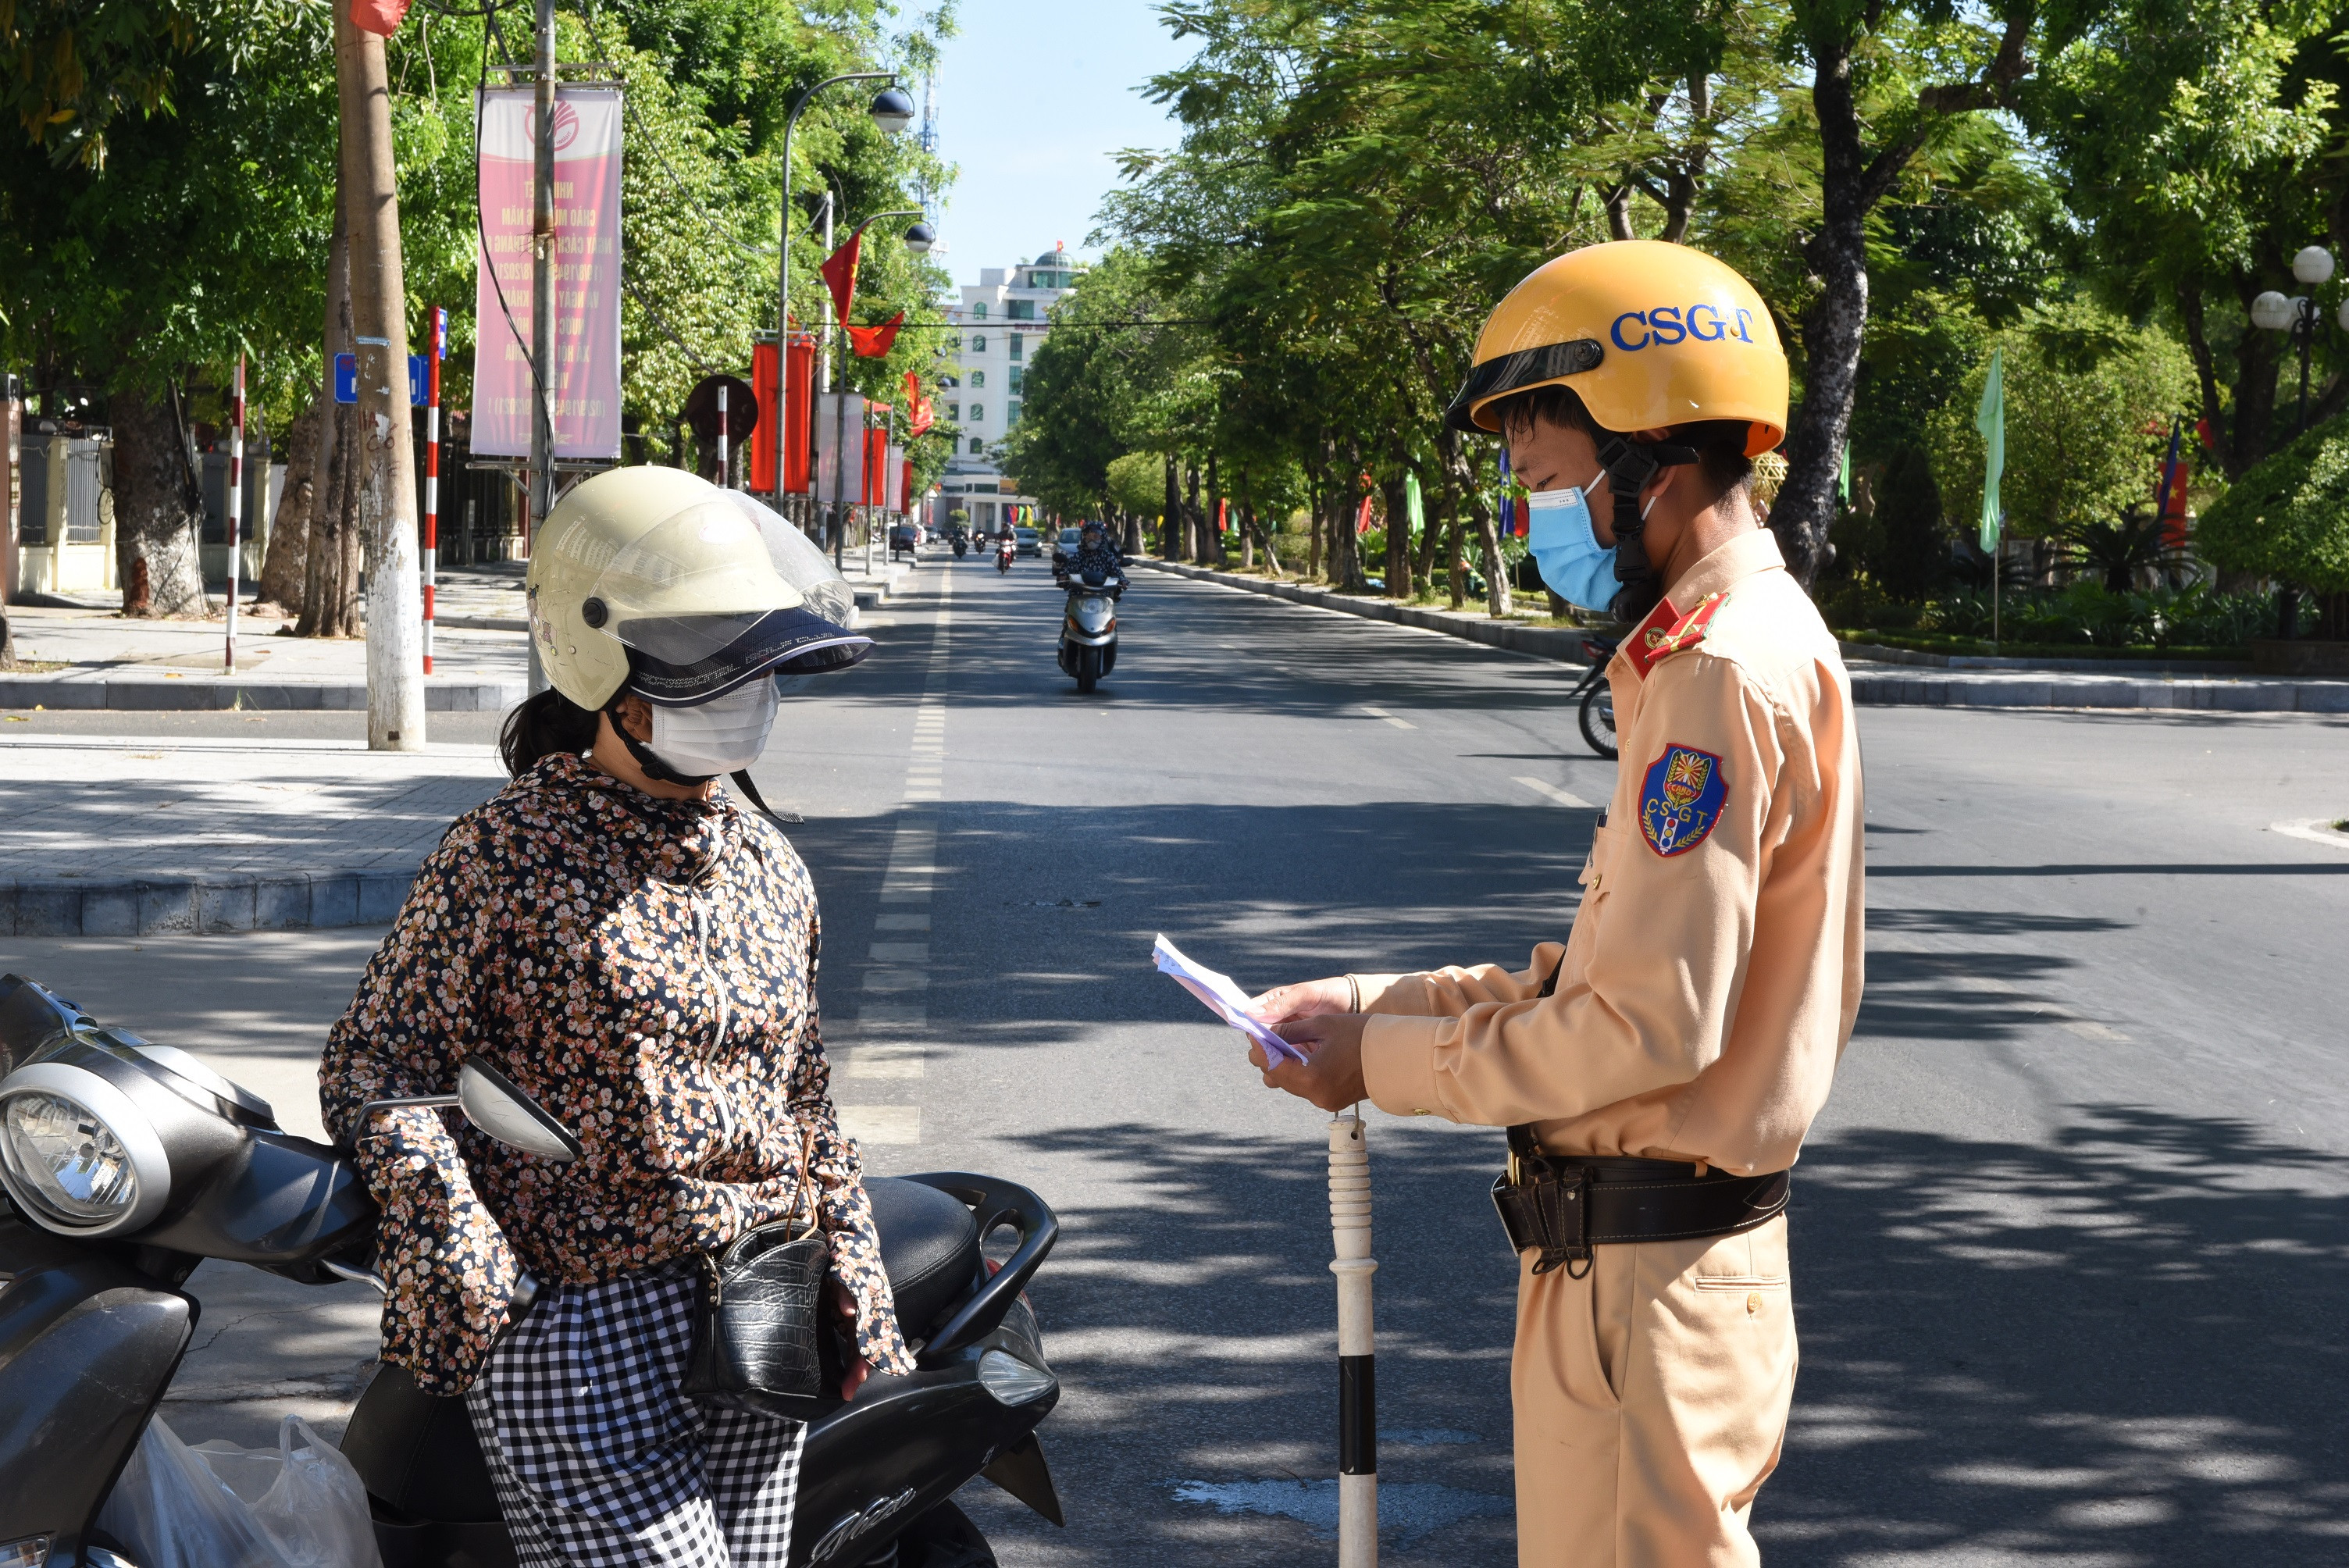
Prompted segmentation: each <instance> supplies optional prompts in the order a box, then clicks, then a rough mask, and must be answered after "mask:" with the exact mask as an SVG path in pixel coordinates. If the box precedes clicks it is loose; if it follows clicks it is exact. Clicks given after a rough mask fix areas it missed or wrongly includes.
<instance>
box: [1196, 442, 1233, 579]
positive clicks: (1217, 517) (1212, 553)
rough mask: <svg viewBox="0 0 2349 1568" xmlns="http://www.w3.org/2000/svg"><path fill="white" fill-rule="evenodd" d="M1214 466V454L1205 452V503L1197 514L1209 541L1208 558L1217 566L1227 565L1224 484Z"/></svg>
mask: <svg viewBox="0 0 2349 1568" xmlns="http://www.w3.org/2000/svg"><path fill="white" fill-rule="evenodd" d="M1219 474H1220V470H1219V469H1218V468H1217V467H1216V454H1215V453H1214V452H1209V453H1208V454H1207V504H1206V511H1203V512H1201V513H1200V514H1199V515H1200V517H1201V518H1202V519H1203V520H1204V521H1205V524H1206V530H1207V538H1208V540H1209V541H1210V544H1209V548H1208V558H1209V559H1210V560H1212V561H1214V562H1215V563H1216V565H1218V566H1223V565H1227V564H1228V563H1229V562H1227V561H1226V557H1225V554H1224V509H1223V506H1222V504H1221V503H1222V501H1223V499H1224V486H1223V481H1222V480H1221V478H1220V477H1219Z"/></svg>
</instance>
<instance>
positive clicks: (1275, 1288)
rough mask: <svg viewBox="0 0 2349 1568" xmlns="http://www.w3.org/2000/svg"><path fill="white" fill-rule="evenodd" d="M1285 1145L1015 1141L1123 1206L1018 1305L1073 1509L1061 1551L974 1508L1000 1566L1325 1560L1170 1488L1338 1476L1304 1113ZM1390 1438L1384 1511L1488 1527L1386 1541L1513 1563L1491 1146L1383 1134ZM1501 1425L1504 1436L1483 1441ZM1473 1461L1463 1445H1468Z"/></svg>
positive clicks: (1507, 1276)
mask: <svg viewBox="0 0 2349 1568" xmlns="http://www.w3.org/2000/svg"><path fill="white" fill-rule="evenodd" d="M1299 1125H1300V1136H1299V1138H1297V1139H1296V1140H1271V1139H1264V1138H1254V1137H1239V1136H1229V1135H1219V1134H1208V1135H1199V1134H1195V1133H1192V1134H1185V1136H1184V1137H1182V1138H1180V1139H1172V1138H1170V1137H1169V1136H1168V1135H1167V1133H1166V1131H1165V1130H1164V1129H1163V1128H1160V1127H1158V1126H1154V1125H1152V1124H1149V1123H1146V1122H1140V1121H1136V1122H1128V1123H1124V1124H1120V1125H1112V1126H1097V1127H1091V1128H1082V1129H1073V1130H1066V1131H1061V1132H1053V1133H1045V1134H1039V1135H1034V1136H1031V1137H1028V1138H1021V1139H1016V1140H1009V1141H1011V1142H1013V1143H1015V1144H1016V1145H1018V1146H1019V1147H1022V1148H1024V1149H1026V1150H1029V1151H1030V1153H1031V1155H1033V1156H1034V1157H1036V1158H1038V1159H1040V1160H1042V1159H1047V1158H1051V1157H1063V1156H1069V1155H1077V1156H1081V1157H1085V1158H1087V1159H1088V1160H1089V1161H1093V1162H1097V1163H1098V1164H1100V1165H1102V1166H1103V1167H1105V1168H1109V1169H1113V1170H1116V1171H1121V1172H1122V1173H1123V1177H1124V1181H1123V1183H1122V1184H1121V1188H1120V1190H1122V1191H1127V1192H1131V1193H1132V1194H1133V1198H1132V1201H1131V1202H1123V1203H1118V1202H1112V1203H1111V1204H1108V1205H1105V1206H1092V1207H1089V1208H1086V1209H1084V1210H1082V1211H1081V1212H1069V1213H1064V1214H1063V1215H1062V1220H1063V1223H1064V1224H1065V1226H1066V1230H1065V1232H1064V1233H1063V1238H1062V1240H1061V1243H1060V1246H1059V1248H1058V1249H1057V1250H1056V1251H1055V1253H1053V1255H1052V1257H1051V1258H1050V1260H1049V1261H1048V1262H1047V1263H1046V1264H1045V1266H1044V1269H1043V1271H1042V1272H1041V1274H1039V1276H1038V1279H1037V1283H1036V1284H1035V1285H1034V1286H1032V1287H1031V1291H1030V1294H1031V1295H1032V1296H1033V1297H1034V1299H1035V1302H1036V1305H1037V1308H1038V1310H1039V1312H1040V1314H1041V1315H1042V1317H1043V1321H1044V1325H1045V1347H1046V1350H1047V1352H1048V1354H1049V1355H1050V1357H1051V1359H1052V1361H1053V1364H1054V1366H1055V1367H1056V1369H1057V1370H1058V1371H1059V1372H1060V1374H1061V1377H1062V1379H1063V1381H1064V1383H1065V1385H1066V1387H1067V1389H1068V1392H1067V1395H1066V1397H1065V1399H1064V1402H1063V1403H1062V1405H1061V1408H1060V1409H1059V1410H1058V1411H1056V1412H1055V1414H1054V1415H1053V1417H1052V1418H1051V1421H1050V1423H1049V1424H1048V1425H1047V1427H1046V1429H1045V1441H1046V1447H1047V1450H1048V1453H1049V1455H1050V1461H1051V1464H1052V1467H1053V1470H1054V1474H1055V1476H1056V1477H1057V1478H1058V1480H1059V1482H1060V1485H1061V1495H1062V1497H1063V1499H1064V1500H1065V1501H1066V1502H1067V1504H1068V1514H1069V1528H1068V1530H1067V1531H1066V1532H1056V1531H1054V1530H1052V1529H1051V1528H1050V1526H1048V1525H1044V1524H1042V1523H1041V1522H1038V1521H1035V1520H1033V1519H1031V1518H1029V1517H1028V1516H1026V1515H1025V1514H1024V1512H1023V1511H1019V1510H1018V1509H1017V1508H1016V1506H1015V1505H1009V1504H1002V1505H998V1504H997V1503H995V1502H993V1501H990V1500H989V1499H988V1498H987V1497H986V1496H985V1495H983V1492H984V1490H985V1489H974V1492H975V1493H980V1494H981V1495H976V1496H973V1497H972V1499H971V1506H972V1507H973V1509H974V1512H975V1513H977V1514H979V1515H982V1516H983V1517H982V1524H983V1527H984V1528H985V1529H986V1530H987V1531H988V1533H989V1535H990V1536H993V1537H995V1538H997V1540H998V1542H999V1544H1004V1545H1009V1546H1012V1547H1015V1548H1016V1553H1015V1554H1014V1555H1012V1556H1010V1557H1009V1558H1008V1559H1007V1560H1010V1561H1018V1562H1022V1563H1030V1562H1036V1563H1041V1562H1052V1563H1059V1562H1063V1561H1065V1562H1069V1563H1206V1562H1213V1563H1219V1564H1220V1563H1283V1564H1287V1563H1297V1562H1299V1561H1319V1560H1326V1559H1327V1557H1328V1554H1329V1553H1330V1550H1331V1548H1330V1546H1329V1545H1328V1544H1327V1543H1326V1542H1322V1541H1317V1540H1316V1538H1315V1536H1314V1534H1313V1532H1311V1531H1310V1530H1309V1528H1308V1527H1307V1525H1305V1524H1303V1523H1300V1522H1295V1521H1292V1520H1288V1519H1281V1518H1277V1517H1276V1518H1267V1517H1263V1516H1261V1515H1254V1514H1237V1515H1225V1514H1221V1513H1218V1512H1216V1511H1213V1510H1212V1509H1209V1508H1207V1507H1204V1506H1202V1505H1200V1504H1197V1503H1191V1502H1182V1501H1176V1500H1175V1498H1174V1485H1175V1483H1177V1482H1180V1481H1185V1480H1205V1481H1209V1482H1224V1481H1249V1480H1283V1479H1289V1478H1301V1479H1315V1478H1320V1477H1328V1476H1333V1475H1335V1474H1336V1473H1337V1365H1336V1356H1337V1342H1336V1330H1335V1315H1336V1287H1335V1285H1334V1284H1333V1283H1332V1278H1331V1275H1330V1272H1329V1268H1328V1264H1329V1259H1330V1220H1329V1207H1328V1187H1327V1169H1326V1141H1325V1140H1324V1139H1323V1138H1322V1136H1321V1122H1320V1119H1319V1116H1318V1114H1317V1113H1313V1112H1310V1111H1301V1112H1300V1116H1299ZM1370 1139H1371V1171H1372V1181H1373V1189H1374V1191H1375V1194H1376V1197H1375V1202H1376V1215H1375V1250H1376V1255H1377V1257H1378V1259H1379V1272H1378V1275H1377V1281H1376V1291H1377V1315H1378V1325H1379V1341H1378V1350H1379V1366H1378V1384H1379V1389H1378V1399H1379V1411H1380V1417H1381V1423H1380V1424H1381V1426H1382V1427H1384V1428H1387V1429H1405V1430H1409V1431H1412V1432H1413V1434H1414V1435H1418V1434H1431V1433H1432V1434H1434V1435H1435V1436H1436V1439H1437V1440H1435V1441H1433V1442H1428V1441H1424V1440H1423V1441H1420V1442H1415V1443H1410V1444H1399V1443H1393V1442H1390V1443H1389V1444H1387V1445H1385V1447H1384V1449H1383V1451H1382V1453H1381V1484H1382V1485H1385V1486H1389V1487H1395V1486H1411V1487H1425V1486H1432V1485H1440V1486H1444V1487H1448V1488H1453V1489H1456V1490H1457V1491H1460V1492H1462V1493H1466V1494H1475V1501H1481V1502H1483V1503H1484V1504H1485V1507H1486V1508H1487V1509H1488V1510H1490V1511H1488V1512H1487V1513H1486V1514H1485V1516H1484V1517H1481V1518H1474V1519H1470V1520H1468V1521H1466V1522H1460V1523H1456V1524H1453V1525H1451V1526H1450V1527H1448V1528H1447V1529H1446V1530H1444V1531H1443V1532H1436V1533H1433V1534H1429V1535H1427V1536H1424V1537H1423V1538H1420V1539H1416V1540H1412V1539H1408V1537H1409V1535H1410V1532H1409V1531H1408V1530H1407V1529H1406V1530H1402V1531H1390V1532H1389V1534H1388V1541H1387V1543H1386V1544H1387V1549H1386V1551H1385V1553H1384V1554H1383V1560H1384V1561H1385V1562H1387V1563H1390V1564H1395V1565H1397V1568H1402V1565H1406V1564H1408V1565H1411V1568H1434V1565H1436V1564H1444V1565H1446V1568H1449V1565H1454V1564H1457V1565H1460V1568H1468V1565H1471V1564H1479V1565H1481V1564H1488V1563H1497V1562H1505V1561H1507V1560H1509V1558H1510V1556H1511V1553H1512V1548H1511V1544H1510V1543H1511V1542H1512V1541H1513V1539H1514V1535H1513V1532H1512V1528H1511V1523H1510V1518H1509V1508H1508V1506H1507V1505H1506V1499H1507V1498H1508V1497H1509V1496H1510V1491H1511V1481H1510V1473H1511V1472H1510V1468H1509V1433H1508V1429H1507V1427H1506V1408H1507V1367H1508V1349H1509V1337H1510V1325H1511V1321H1512V1315H1513V1312H1514V1297H1515V1289H1516V1265H1515V1262H1514V1260H1513V1259H1512V1258H1511V1257H1510V1256H1509V1254H1508V1253H1507V1250H1506V1246H1505V1244H1504V1243H1503V1242H1502V1239H1501V1236H1500V1232H1499V1229H1498V1226H1497V1225H1496V1224H1495V1222H1493V1220H1492V1217H1491V1211H1490V1209H1489V1207H1486V1208H1485V1209H1484V1211H1483V1212H1482V1214H1481V1215H1479V1214H1478V1213H1477V1211H1476V1207H1475V1206H1476V1205H1479V1204H1482V1203H1483V1197H1482V1193H1483V1191H1484V1189H1485V1186H1486V1185H1487V1184H1488V1183H1489V1182H1490V1181H1491V1179H1492V1172H1493V1171H1494V1169H1495V1167H1496V1165H1497V1163H1498V1161H1500V1159H1501V1157H1502V1154H1501V1150H1502V1145H1501V1141H1500V1135H1499V1133H1498V1132H1497V1131H1496V1130H1469V1129H1454V1128H1451V1127H1448V1126H1444V1125H1440V1124H1438V1125H1433V1126H1431V1125H1427V1124H1424V1123H1404V1122H1399V1121H1396V1120H1394V1119H1387V1118H1374V1119H1373V1120H1372V1123H1371V1130H1370ZM1496 1417H1498V1418H1497V1419H1496ZM1463 1439H1473V1440H1463Z"/></svg>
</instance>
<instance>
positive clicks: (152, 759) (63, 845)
mask: <svg viewBox="0 0 2349 1568" xmlns="http://www.w3.org/2000/svg"><path fill="white" fill-rule="evenodd" d="M504 783H505V769H504V768H503V766H502V764H501V763H500V762H499V760H498V758H497V754H496V752H495V751H494V750H493V749H492V748H489V747H486V746H433V747H429V748H427V749H425V750H423V751H420V752H394V751H369V750H367V748H366V746H365V744H364V743H363V742H359V741H329V740H305V741H271V742H269V743H267V744H266V745H260V744H254V743H248V742H242V741H237V740H222V739H210V738H204V739H199V738H173V739H169V740H163V739H154V738H132V737H113V736H63V735H21V734H20V735H7V736H0V816H5V820H6V821H7V822H8V824H9V830H8V832H7V833H6V834H5V835H0V935H17V936H134V935H144V934H150V933H157V932H172V931H181V932H191V933H204V932H226V931H254V930H264V931H265V930H284V929H289V928H302V927H314V926H341V925H369V924H379V923H383V922H385V921H388V920H389V919H391V917H392V915H393V914H394V913H397V912H398V908H399V904H400V901H401V900H403V899H404V898H406V897H407V895H408V886H409V882H411V881H412V880H413V879H414V876H415V872H416V868H417V867H418V866H419V864H421V863H422V861H423V860H424V857H425V856H426V855H428V854H429V853H430V852H431V851H432V849H433V846H435V845H436V844H438V843H439V842H440V836H441V834H443V833H444V832H446V831H447V830H448V827H449V823H450V819H452V818H454V817H456V816H457V815H458V814H459V813H460V812H462V811H465V810H470V809H471V808H472V807H474V806H477V805H479V804H480V803H481V801H483V800H485V799H489V798H490V797H491V796H492V795H493V794H495V793H497V791H498V790H499V789H502V787H503V786H504Z"/></svg>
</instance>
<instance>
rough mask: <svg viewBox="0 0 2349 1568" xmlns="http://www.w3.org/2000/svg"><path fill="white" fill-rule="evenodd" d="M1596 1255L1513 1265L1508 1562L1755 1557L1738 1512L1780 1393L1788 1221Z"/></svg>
mask: <svg viewBox="0 0 2349 1568" xmlns="http://www.w3.org/2000/svg"><path fill="white" fill-rule="evenodd" d="M1594 1251H1595V1256H1594V1259H1593V1262H1592V1265H1591V1269H1590V1272H1589V1273H1588V1274H1586V1275H1584V1276H1583V1277H1582V1278H1581V1279H1574V1278H1571V1277H1569V1276H1568V1274H1567V1271H1566V1269H1565V1268H1563V1267H1560V1268H1557V1269H1554V1270H1552V1271H1551V1272H1550V1273H1548V1274H1540V1275H1537V1274H1534V1273H1533V1272H1532V1264H1533V1259H1534V1257H1535V1255H1536V1254H1534V1253H1525V1254H1524V1257H1523V1261H1522V1265H1521V1266H1522V1268H1523V1271H1524V1272H1523V1273H1522V1274H1520V1276H1519V1280H1518V1286H1517V1346H1516V1357H1515V1360H1514V1362H1513V1363H1512V1366H1511V1369H1510V1378H1509V1382H1510V1390H1511V1393H1512V1394H1513V1396H1514V1398H1515V1400H1516V1449H1517V1454H1516V1469H1517V1563H1518V1564H1519V1568H1696V1565H1698V1564H1704V1565H1706V1568H1731V1565H1733V1564H1752V1563H1759V1562H1760V1561H1761V1553H1760V1552H1759V1550H1758V1549H1757V1548H1756V1547H1755V1546H1754V1537H1753V1535H1752V1533H1751V1532H1750V1531H1749V1530H1748V1528H1747V1526H1748V1522H1749V1515H1750V1514H1751V1512H1752V1510H1753V1506H1754V1493H1755V1492H1756V1491H1760V1490H1761V1486H1762V1482H1763V1480H1764V1479H1766V1478H1767V1477H1768V1475H1769V1474H1770V1472H1771V1470H1774V1469H1775V1468H1776V1467H1777V1463H1778V1449H1779V1446H1780V1444H1781V1442H1782V1441H1783V1440H1784V1439H1785V1432H1786V1410H1787V1407H1788V1406H1789V1405H1790V1404H1791V1403H1792V1402H1793V1400H1794V1396H1795V1314H1794V1304H1793V1301H1792V1298H1791V1295H1790V1293H1789V1289H1788V1284H1787V1277H1786V1221H1785V1216H1784V1215H1780V1216H1779V1217H1778V1218H1777V1219H1775V1220H1773V1221H1771V1222H1769V1223H1768V1224H1766V1225H1764V1226H1761V1227H1760V1228H1758V1229H1756V1230H1752V1231H1748V1232H1746V1233H1744V1235H1741V1236H1719V1237H1713V1238H1711V1239H1707V1240H1701V1241H1692V1242H1651V1243H1640V1244H1639V1245H1634V1246H1608V1247H1599V1248H1596V1249H1594Z"/></svg>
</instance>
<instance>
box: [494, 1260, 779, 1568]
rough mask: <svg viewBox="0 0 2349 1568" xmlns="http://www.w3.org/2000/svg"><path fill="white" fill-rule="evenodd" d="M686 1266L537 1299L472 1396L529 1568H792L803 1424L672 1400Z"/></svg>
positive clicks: (686, 1331)
mask: <svg viewBox="0 0 2349 1568" xmlns="http://www.w3.org/2000/svg"><path fill="white" fill-rule="evenodd" d="M693 1290H694V1282H693V1276H692V1274H691V1272H690V1265H689V1264H686V1265H679V1264H670V1265H667V1266H666V1267H664V1268H659V1269H653V1270H649V1271H647V1272H646V1273H643V1274H629V1275H626V1276H625V1277H623V1278H620V1279H616V1280H612V1281H610V1282H608V1283H606V1284H586V1285H579V1284H566V1285H559V1286H554V1287H552V1288H545V1289H542V1291H541V1292H540V1295H539V1299H538V1304H537V1305H536V1307H535V1308H533V1311H532V1312H531V1314H530V1315H529V1316H528V1317H526V1318H524V1319H523V1322H522V1325H521V1326H519V1327H518V1328H516V1329H515V1330H514V1331H513V1333H512V1335H510V1336H507V1337H506V1338H505V1339H504V1340H503V1341H502V1342H501V1343H500V1344H499V1345H498V1346H497V1348H496V1349H495V1350H493V1351H492V1353H491V1355H490V1359H489V1361H488V1364H487V1365H486V1366H485V1367H483V1369H482V1371H481V1377H479V1378H478V1379H477V1380H476V1381H475V1383H474V1384H473V1387H472V1390H471V1392H470V1393H469V1394H468V1395H467V1396H466V1404H467V1408H468V1409H469V1411H470V1412H471V1416H472V1418H473V1430H474V1431H475V1432H477V1433H478V1434H480V1437H481V1451H482V1453H483V1454H484V1455H485V1456H486V1457H487V1459H488V1460H489V1464H490V1474H491V1477H492V1480H494V1481H495V1482H496V1484H497V1490H498V1506H499V1509H500V1511H502V1513H503V1514H504V1515H505V1520H506V1524H507V1527H508V1528H509V1529H511V1530H512V1532H513V1541H514V1549H515V1552H516V1553H517V1554H518V1555H519V1556H520V1558H521V1561H522V1565H523V1568H783V1564H784V1561H785V1559H786V1558H787V1557H788V1556H789V1555H790V1553H791V1545H792V1505H793V1502H794V1501H795V1499H796V1495H797V1492H798V1490H799V1473H800V1449H801V1445H802V1441H803V1440H804V1439H805V1437H806V1434H807V1429H806V1428H805V1427H804V1426H802V1425H801V1424H800V1423H799V1422H797V1421H782V1420H774V1419H771V1418H767V1417H763V1416H753V1415H749V1414H745V1413H744V1412H741V1411H739V1410H729V1409H722V1408H718V1407H716V1406H705V1405H703V1404H702V1403H700V1402H699V1401H698V1400H695V1399H690V1398H686V1397H685V1396H684V1395H682V1394H680V1393H678V1383H679V1381H680V1380H681V1379H682V1378H683V1377H684V1376H685V1367H686V1360H687V1357H688V1355H689V1354H690V1352H691V1350H692V1343H693V1319H692V1306H693Z"/></svg>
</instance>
